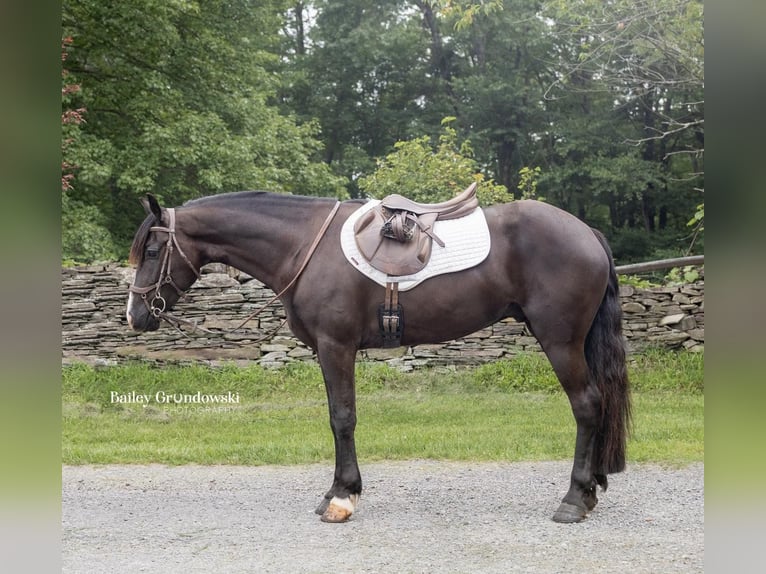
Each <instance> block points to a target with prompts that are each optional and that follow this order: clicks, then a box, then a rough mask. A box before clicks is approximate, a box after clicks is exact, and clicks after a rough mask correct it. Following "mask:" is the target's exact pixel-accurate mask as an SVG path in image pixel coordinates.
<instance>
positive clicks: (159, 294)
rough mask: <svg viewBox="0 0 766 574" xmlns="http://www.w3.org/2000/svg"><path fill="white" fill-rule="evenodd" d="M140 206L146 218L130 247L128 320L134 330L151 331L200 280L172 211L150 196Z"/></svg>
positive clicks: (192, 251) (192, 253) (191, 251)
mask: <svg viewBox="0 0 766 574" xmlns="http://www.w3.org/2000/svg"><path fill="white" fill-rule="evenodd" d="M142 203H143V205H144V209H146V213H147V216H146V219H145V220H144V222H143V223H142V224H141V227H140V228H139V229H138V231H137V232H136V236H135V237H134V238H133V245H132V246H131V248H130V262H131V263H132V264H133V265H134V266H135V267H136V276H135V279H134V280H133V284H132V285H131V286H130V288H129V290H130V295H129V296H128V309H127V319H128V324H129V325H130V327H131V328H132V329H133V330H135V331H154V330H156V329H157V328H158V327H159V326H160V319H162V318H163V316H164V315H165V314H166V313H167V312H168V311H170V309H171V308H172V307H173V305H174V304H175V303H176V302H177V301H178V299H180V298H181V296H182V295H183V294H184V292H185V291H186V290H187V289H189V287H191V286H192V283H194V281H195V280H196V279H198V278H199V270H198V269H199V265H198V263H197V259H198V254H197V253H196V249H194V248H193V244H192V243H191V241H190V240H189V239H188V236H185V235H184V234H183V233H182V232H181V231H179V230H178V229H176V221H175V210H174V209H172V208H168V209H165V208H163V207H160V204H159V202H158V201H157V200H156V199H155V198H154V197H153V196H152V195H147V197H146V199H145V200H143V201H142ZM179 237H180V241H179ZM182 243H183V244H184V247H183V248H181V244H182Z"/></svg>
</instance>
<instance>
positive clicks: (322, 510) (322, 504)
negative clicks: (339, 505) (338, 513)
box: [314, 498, 330, 516]
mask: <svg viewBox="0 0 766 574" xmlns="http://www.w3.org/2000/svg"><path fill="white" fill-rule="evenodd" d="M328 506H330V499H329V498H323V499H322V502H320V503H319V506H317V508H316V510H315V511H314V512H315V513H317V514H318V515H320V516H321V515H322V514H324V513H325V511H326V510H327V507H328Z"/></svg>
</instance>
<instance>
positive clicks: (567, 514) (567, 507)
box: [553, 502, 587, 524]
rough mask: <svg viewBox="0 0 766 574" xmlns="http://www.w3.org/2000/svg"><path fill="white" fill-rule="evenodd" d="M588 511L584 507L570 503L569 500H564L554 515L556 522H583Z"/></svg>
mask: <svg viewBox="0 0 766 574" xmlns="http://www.w3.org/2000/svg"><path fill="white" fill-rule="evenodd" d="M586 514H587V511H586V510H585V509H584V508H580V507H579V506H575V505H574V504H569V503H568V502H562V503H561V505H560V506H559V509H558V510H557V511H556V513H555V514H554V515H553V521H554V522H561V523H564V524H572V523H574V522H581V521H582V520H584V519H585V515H586Z"/></svg>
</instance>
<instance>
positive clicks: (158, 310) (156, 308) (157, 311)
mask: <svg viewBox="0 0 766 574" xmlns="http://www.w3.org/2000/svg"><path fill="white" fill-rule="evenodd" d="M156 301H161V302H162V307H159V306H157V305H155V302H156ZM166 307H167V302H166V301H165V298H164V297H163V296H162V295H160V294H159V293H157V294H155V295H154V299H152V306H151V310H152V315H154V316H155V317H157V318H159V316H160V315H161V314H162V313H164V312H165V308H166Z"/></svg>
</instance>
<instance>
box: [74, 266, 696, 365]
mask: <svg viewBox="0 0 766 574" xmlns="http://www.w3.org/2000/svg"><path fill="white" fill-rule="evenodd" d="M132 277H133V270H132V269H129V268H124V267H118V266H115V265H107V266H90V267H77V268H63V269H62V294H63V297H62V352H63V358H62V359H63V362H64V363H71V362H77V361H82V362H87V363H96V364H114V363H118V362H120V361H126V360H131V359H144V360H147V359H148V360H152V361H158V362H203V363H206V364H211V365H220V364H224V363H235V364H253V363H260V364H262V365H264V366H280V365H283V364H285V363H288V362H291V361H313V360H315V356H314V354H313V352H312V351H311V350H310V349H308V348H306V347H305V346H304V345H303V344H302V343H300V342H299V341H298V340H296V339H295V338H293V337H292V336H291V334H290V331H289V330H288V328H287V327H286V326H283V327H282V328H280V329H278V331H277V332H276V333H275V334H274V335H273V336H271V337H269V338H268V339H266V340H264V341H262V342H257V340H258V339H259V338H260V337H262V336H264V335H266V334H268V333H270V332H271V331H273V330H274V329H277V328H278V327H279V325H280V324H281V322H282V320H283V319H284V310H283V309H282V307H281V305H279V304H278V303H276V304H274V305H272V306H270V307H269V308H268V309H267V310H266V311H264V312H263V313H262V314H260V315H259V317H258V318H257V319H253V320H252V321H250V322H249V323H248V324H247V325H246V326H245V327H244V328H243V329H242V330H241V331H237V333H235V334H225V335H220V336H219V335H207V334H204V333H201V332H199V331H197V332H195V333H192V332H191V329H189V328H186V327H184V328H183V331H184V333H186V334H184V333H181V332H178V331H176V330H174V329H173V328H171V327H169V326H167V325H164V326H163V327H162V328H161V329H160V330H159V331H155V332H153V333H143V334H137V333H133V332H132V331H131V330H130V329H129V327H128V325H127V320H126V318H125V305H126V302H127V294H128V291H127V289H128V285H129V284H130V281H131V280H132ZM272 296H273V292H272V291H270V290H269V289H267V288H265V287H263V285H262V284H260V283H259V282H258V281H256V280H254V279H252V278H251V277H249V276H247V275H245V274H241V273H239V272H237V271H235V270H232V269H229V268H226V267H224V266H221V265H211V266H208V267H206V268H205V269H203V275H202V279H201V280H200V281H198V282H197V283H196V284H195V286H194V287H193V288H192V289H191V290H190V292H189V294H188V296H187V297H186V299H185V300H184V301H182V302H180V303H179V304H178V305H176V307H175V309H174V314H176V315H178V316H180V317H183V318H184V319H187V320H191V321H198V322H199V324H200V325H202V326H204V327H205V328H206V329H210V330H231V329H234V328H235V327H237V326H239V325H240V323H241V322H242V321H243V320H244V319H245V318H246V317H247V316H248V315H250V314H251V313H252V312H253V310H255V309H256V308H259V307H260V306H262V305H264V304H265V303H266V302H267V301H268V300H269V299H270V298H271V297H272ZM620 297H621V299H622V308H623V311H624V321H623V326H624V330H625V331H624V332H625V338H626V341H627V345H628V349H629V351H637V350H641V349H642V348H645V347H647V346H660V347H666V348H685V349H689V350H692V351H701V350H703V347H704V339H705V310H704V309H705V303H704V282H698V283H694V284H690V285H685V286H680V287H659V288H652V289H638V288H634V287H631V286H627V285H623V286H621V288H620ZM520 352H540V347H539V345H538V344H537V341H536V340H535V338H534V337H532V336H531V334H530V333H529V332H528V330H527V329H526V327H525V326H524V325H523V324H520V323H517V322H516V321H513V320H505V321H501V322H499V323H497V324H495V325H493V326H491V327H488V328H486V329H483V330H481V331H479V332H477V333H474V334H472V335H469V336H467V337H463V338H461V339H457V340H454V341H449V342H446V343H443V344H439V345H419V346H417V347H408V348H398V349H385V350H377V349H376V350H367V351H360V357H359V358H360V359H365V360H374V361H386V362H388V363H389V364H391V365H393V366H397V367H399V368H402V369H405V370H411V369H414V368H418V367H423V366H445V365H448V366H459V365H475V364H480V363H484V362H488V361H494V360H497V359H502V358H508V357H511V356H513V355H514V354H517V353H520Z"/></svg>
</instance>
